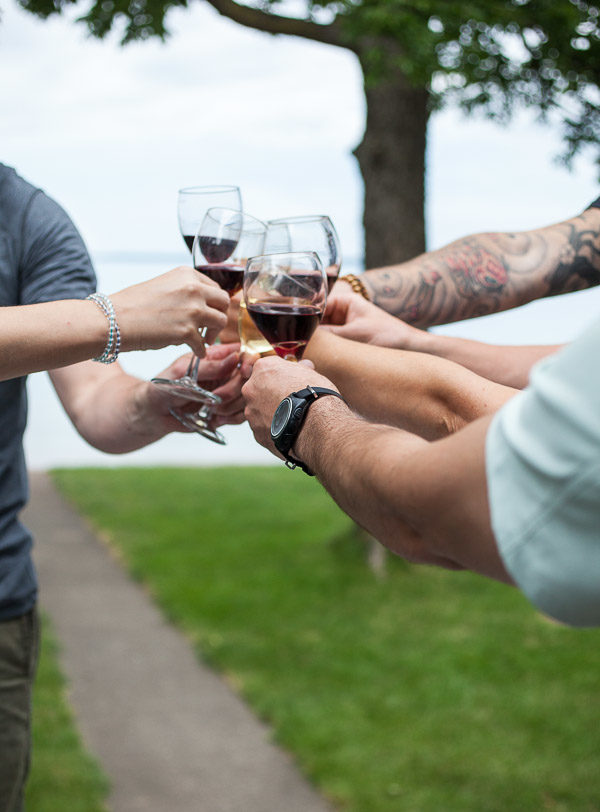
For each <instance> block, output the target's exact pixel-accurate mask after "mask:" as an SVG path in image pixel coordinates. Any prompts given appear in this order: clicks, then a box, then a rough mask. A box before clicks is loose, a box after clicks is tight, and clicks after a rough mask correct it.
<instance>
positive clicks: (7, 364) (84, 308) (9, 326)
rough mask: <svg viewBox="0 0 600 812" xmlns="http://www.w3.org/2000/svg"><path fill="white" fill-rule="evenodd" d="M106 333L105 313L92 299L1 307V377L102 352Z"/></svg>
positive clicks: (34, 370)
mask: <svg viewBox="0 0 600 812" xmlns="http://www.w3.org/2000/svg"><path fill="white" fill-rule="evenodd" d="M107 336H108V328H107V319H106V316H105V315H104V314H103V313H102V312H101V311H100V309H99V308H98V306H97V305H96V304H95V303H94V302H90V301H85V300H75V299H68V300H64V301H58V302H47V303H43V304H35V305H23V306H19V307H4V308H0V346H1V347H2V352H1V353H0V380H7V379H8V378H16V377H19V376H21V375H27V374H29V373H31V372H40V371H42V370H46V369H54V368H57V367H62V366H68V365H69V364H74V363H77V362H79V361H84V360H87V359H89V358H93V357H95V356H97V355H101V354H102V352H103V350H104V348H105V346H106V341H107Z"/></svg>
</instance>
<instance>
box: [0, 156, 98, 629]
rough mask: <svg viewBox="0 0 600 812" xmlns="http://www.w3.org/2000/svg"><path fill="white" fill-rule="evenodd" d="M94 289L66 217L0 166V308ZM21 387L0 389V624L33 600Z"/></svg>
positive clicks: (11, 384) (12, 383)
mask: <svg viewBox="0 0 600 812" xmlns="http://www.w3.org/2000/svg"><path fill="white" fill-rule="evenodd" d="M95 286H96V278H95V275H94V270H93V268H92V263H91V261H90V258H89V256H88V253H87V250H86V248H85V245H84V244H83V240H82V239H81V237H80V236H79V233H78V232H77V229H76V228H75V226H74V225H73V223H72V222H71V220H70V219H69V217H68V215H67V214H66V213H65V212H64V211H63V209H62V208H61V207H60V206H59V205H58V204H57V203H55V202H54V201H53V200H51V199H50V198H49V197H47V196H46V195H45V194H44V193H43V192H42V191H41V190H40V189H36V188H35V187H34V186H31V185H30V184H29V183H27V182H26V181H24V180H23V179H22V178H20V177H19V176H18V175H17V173H16V172H15V171H14V169H10V168H9V167H7V166H4V165H3V164H0V306H7V305H25V304H34V303H36V302H48V301H52V300H55V299H83V298H85V297H86V296H87V295H88V294H89V293H91V292H93V291H94V290H95ZM25 382H26V379H25V378H13V379H12V380H9V381H0V620H7V619H9V618H12V617H18V616H19V615H21V614H23V613H25V612H27V611H28V610H29V609H31V607H32V606H33V604H34V603H35V600H36V594H37V584H36V578H35V572H34V569H33V564H32V561H31V556H30V550H31V543H32V541H31V535H30V534H29V532H28V531H27V529H26V528H25V527H24V526H23V525H22V524H21V523H20V522H19V519H18V514H19V512H20V511H21V509H22V508H23V506H24V505H25V502H26V501H27V497H28V488H27V473H26V470H25V457H24V454H23V432H24V430H25V425H26V422H27V393H26V389H25Z"/></svg>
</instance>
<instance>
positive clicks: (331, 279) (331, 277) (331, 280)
mask: <svg viewBox="0 0 600 812" xmlns="http://www.w3.org/2000/svg"><path fill="white" fill-rule="evenodd" d="M339 273H340V272H339V269H338V270H337V271H336V272H335V273H333V274H327V294H328V295H329V294H330V293H331V288H332V287H333V286H334V285H335V283H336V282H337V280H338V276H339Z"/></svg>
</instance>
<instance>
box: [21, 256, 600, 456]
mask: <svg viewBox="0 0 600 812" xmlns="http://www.w3.org/2000/svg"><path fill="white" fill-rule="evenodd" d="M187 261H189V260H188V259H187V258H186V256H185V255H182V256H177V255H176V256H169V255H165V256H163V257H156V256H155V255H153V256H152V257H147V258H146V257H143V256H141V255H117V254H114V255H109V254H105V255H100V256H99V257H96V263H95V264H96V270H97V273H98V289H99V290H101V291H103V292H105V293H109V294H110V293H112V292H115V291H117V290H120V289H121V288H124V287H127V286H128V285H133V284H135V283H137V282H141V281H143V280H144V279H149V278H150V277H152V276H156V275H157V274H159V273H162V272H163V271H166V270H168V269H169V268H172V267H175V266H176V265H178V264H182V263H185V262H187ZM359 270H360V268H359V266H358V263H356V262H354V263H352V262H349V261H346V262H345V264H344V271H345V272H346V273H350V272H354V273H357V272H358V271H359ZM598 314H600V289H593V290H588V291H582V292H580V293H573V294H569V295H567V296H558V297H555V298H552V299H544V300H543V301H539V302H532V303H531V304H529V305H525V306H524V307H521V308H518V309H516V310H511V311H507V312H506V313H498V314H495V315H493V316H487V317H485V318H480V319H472V320H470V321H466V322H458V323H456V324H452V325H448V326H444V327H440V328H436V329H437V331H438V332H441V333H445V334H447V335H456V336H462V337H463V338H474V339H478V340H481V341H488V342H490V343H496V344H557V343H561V342H564V341H570V340H572V339H573V338H575V337H576V336H577V335H578V334H579V333H580V332H581V331H582V330H583V329H584V328H585V327H586V325H588V324H589V323H590V322H591V321H592V320H593V319H594V318H595V317H596V316H597V315H598ZM181 351H183V350H181ZM178 352H180V350H178V348H175V347H169V348H166V349H163V350H153V351H148V352H132V353H126V354H124V355H122V356H121V358H120V360H121V363H122V366H123V367H124V368H125V369H126V370H127V372H129V373H131V374H134V375H138V376H139V377H141V378H151V377H152V376H153V375H155V374H156V373H157V372H160V371H161V370H162V369H164V368H165V367H167V366H168V365H169V364H170V363H171V361H172V360H173V359H174V358H176V357H177V354H178ZM222 431H224V433H225V434H226V436H227V439H228V445H227V446H218V445H216V444H215V443H211V442H210V441H209V440H205V439H204V438H203V437H200V436H197V435H189V434H179V435H176V434H171V435H169V436H167V437H164V438H163V439H162V440H159V441H158V442H157V443H154V444H153V445H151V446H148V447H147V448H144V449H140V450H139V451H134V452H132V453H130V454H121V455H110V454H104V453H102V452H100V451H96V450H95V449H93V448H91V447H90V446H88V445H87V444H86V443H85V442H84V441H83V440H82V439H81V438H80V437H79V435H78V434H77V433H76V432H75V429H74V428H73V426H72V425H71V423H70V422H69V420H68V419H67V417H66V415H65V413H64V412H63V410H62V408H61V406H60V404H59V402H58V399H57V397H56V395H55V393H54V389H53V388H52V386H51V384H50V381H49V378H48V376H47V375H46V374H45V373H37V374H35V375H31V376H30V378H29V423H28V428H27V431H26V434H25V452H26V455H27V460H28V464H29V466H30V468H31V469H33V470H35V469H38V470H39V469H45V468H52V467H58V466H87V465H98V466H115V465H251V464H272V463H277V464H280V463H279V460H277V459H276V458H275V457H273V456H272V455H271V454H269V452H267V451H265V449H263V448H262V447H261V446H259V445H257V444H256V443H255V442H254V438H253V437H252V433H251V431H250V430H249V428H248V426H247V425H243V426H231V427H226V428H225V429H222Z"/></svg>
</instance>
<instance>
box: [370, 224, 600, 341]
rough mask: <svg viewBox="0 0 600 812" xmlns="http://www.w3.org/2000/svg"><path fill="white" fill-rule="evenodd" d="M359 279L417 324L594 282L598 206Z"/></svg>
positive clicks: (598, 266)
mask: <svg viewBox="0 0 600 812" xmlns="http://www.w3.org/2000/svg"><path fill="white" fill-rule="evenodd" d="M361 279H362V280H363V281H364V283H365V286H366V288H367V292H368V293H369V295H370V297H371V299H372V301H373V302H375V303H376V304H377V305H379V306H380V307H382V308H383V309H384V310H387V311H388V312H389V313H393V314H394V315H396V316H399V317H400V318H402V319H404V320H405V321H407V322H409V323H411V324H415V325H421V326H429V325H433V324H444V323H448V322H453V321H460V320H461V319H467V318H472V317H474V316H482V315H485V314H487V313H493V312H497V311H501V310H507V309H509V308H512V307H516V306H518V305H522V304H525V303H526V302H530V301H532V300H533V299H538V298H542V297H545V296H555V295H557V294H560V293H566V292H569V291H574V290H580V289H582V288H586V287H590V286H592V285H597V284H598V283H599V282H600V209H588V210H587V211H585V212H584V213H583V214H582V215H580V216H578V217H575V218H573V219H571V220H567V221H565V222H564V223H559V224H556V225H552V226H548V227H547V228H543V229H537V230H534V231H528V232H521V233H502V234H492V233H490V234H477V235H473V236H469V237H465V238H464V239H461V240H457V241H456V242H453V243H451V244H450V245H448V246H446V247H444V248H441V249H439V250H437V251H432V252H430V253H427V254H423V255H421V256H419V257H416V258H415V259H413V260H410V261H409V262H406V263H403V264H402V265H396V266H390V267H387V268H379V269H375V270H371V271H367V272H366V273H365V274H363V275H362V277H361Z"/></svg>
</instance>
